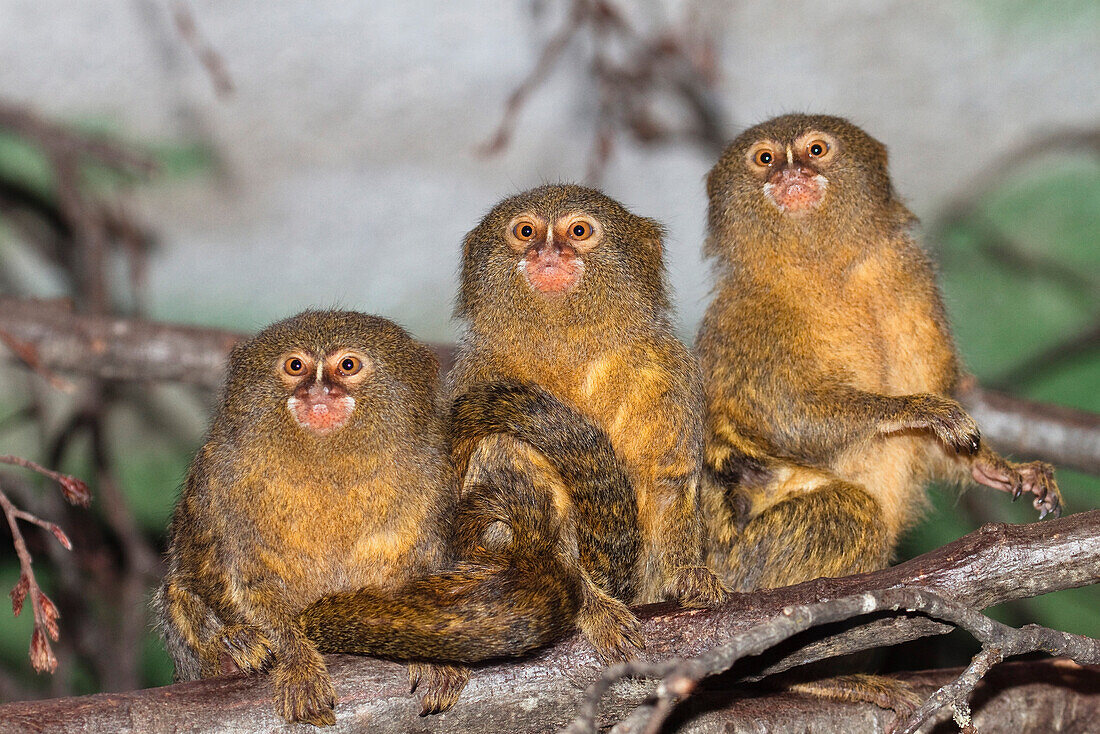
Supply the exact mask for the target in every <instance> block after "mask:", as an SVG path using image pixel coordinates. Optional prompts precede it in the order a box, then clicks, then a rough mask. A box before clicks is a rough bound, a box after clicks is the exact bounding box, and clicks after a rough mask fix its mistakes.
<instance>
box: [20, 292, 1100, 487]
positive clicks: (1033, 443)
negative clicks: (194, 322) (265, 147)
mask: <svg viewBox="0 0 1100 734" xmlns="http://www.w3.org/2000/svg"><path fill="white" fill-rule="evenodd" d="M0 333H4V334H8V335H9V336H10V337H11V338H13V339H16V340H18V341H19V343H20V344H21V345H23V348H24V349H25V350H27V353H28V354H31V355H33V358H34V359H35V360H36V364H38V365H40V366H41V367H42V368H43V369H47V370H50V371H52V372H58V373H64V374H68V375H74V376H87V377H95V378H102V379H110V380H138V381H149V380H166V381H172V382H183V383H188V384H194V385H201V386H203V387H206V388H209V389H216V388H218V387H220V386H221V384H222V380H223V378H224V374H225V372H224V370H225V360H226V357H227V356H228V355H229V351H230V350H231V349H232V348H233V345H234V344H236V343H237V342H238V341H240V340H241V339H243V338H244V337H245V335H244V334H240V333H237V332H230V331H222V330H219V329H204V328H198V327H192V326H178V325H172V324H161V323H156V322H150V321H143V320H140V319H123V318H108V317H104V316H87V315H79V314H75V313H73V311H72V310H71V309H70V308H69V307H68V306H67V305H66V304H64V303H63V302H56V301H26V300H20V299H14V298H0ZM436 351H437V353H438V354H439V357H440V361H441V363H442V364H443V366H444V369H446V368H447V365H449V364H450V362H451V359H452V351H453V350H452V349H451V348H450V347H442V346H441V347H437V349H436ZM958 398H959V400H960V401H961V402H962V403H963V405H965V406H966V407H967V409H968V410H970V411H971V413H973V415H974V417H975V419H977V421H978V424H979V425H980V426H981V427H982V435H983V436H984V437H985V438H986V439H988V440H989V441H990V442H991V443H993V444H994V445H996V446H997V447H998V448H999V449H1001V450H1002V451H1006V452H1009V453H1014V454H1019V455H1024V456H1028V457H1033V458H1039V459H1044V460H1046V461H1050V462H1052V463H1054V464H1055V465H1058V466H1066V467H1069V468H1073V469H1078V470H1080V471H1085V472H1089V473H1092V474H1100V415H1097V414H1095V413H1089V412H1086V411H1082V410H1074V409H1072V408H1064V407H1059V406H1052V405H1045V404H1041V403H1035V402H1032V401H1028V400H1023V399H1020V398H1015V397H1011V396H1008V395H1003V394H999V393H994V392H990V391H987V390H983V389H982V388H980V387H979V386H978V385H977V384H976V383H975V382H974V381H973V380H969V381H966V382H965V383H964V384H963V385H962V386H961V388H960V390H959V394H958Z"/></svg>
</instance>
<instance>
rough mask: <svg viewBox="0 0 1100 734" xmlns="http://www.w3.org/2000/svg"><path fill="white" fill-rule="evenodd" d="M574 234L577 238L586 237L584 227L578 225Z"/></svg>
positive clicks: (574, 229)
mask: <svg viewBox="0 0 1100 734" xmlns="http://www.w3.org/2000/svg"><path fill="white" fill-rule="evenodd" d="M573 234H574V235H575V236H577V237H584V225H583V224H578V225H577V226H576V227H574V228H573Z"/></svg>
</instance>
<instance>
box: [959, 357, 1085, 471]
mask: <svg viewBox="0 0 1100 734" xmlns="http://www.w3.org/2000/svg"><path fill="white" fill-rule="evenodd" d="M957 397H958V398H959V401H960V402H961V403H962V404H963V405H964V406H966V409H967V410H968V411H970V414H971V415H972V416H974V420H976V421H977V422H978V425H979V426H981V429H982V436H983V438H985V439H988V440H989V441H990V442H991V443H992V444H994V445H995V446H996V447H997V448H998V449H1000V450H1001V451H1004V452H1006V453H1011V454H1017V455H1020V456H1028V457H1036V458H1041V459H1043V460H1045V461H1049V462H1051V463H1052V464H1054V465H1055V466H1064V467H1067V468H1070V469H1076V470H1078V471H1083V472H1086V473H1089V474H1100V415H1097V414H1096V413H1089V412H1087V411H1084V410H1075V409H1073V408H1066V407H1063V406H1059V405H1048V404H1045V403H1037V402H1034V401H1031V400H1025V399H1023V398H1017V397H1012V396H1009V395H1005V394H1003V393H997V392H992V391H989V390H984V389H982V388H981V387H979V386H978V384H977V382H976V381H974V380H973V379H969V380H966V381H964V383H963V384H962V385H961V386H960V389H959V393H958V395H957Z"/></svg>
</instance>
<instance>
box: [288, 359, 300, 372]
mask: <svg viewBox="0 0 1100 734" xmlns="http://www.w3.org/2000/svg"><path fill="white" fill-rule="evenodd" d="M290 369H291V371H293V372H297V371H298V370H300V369H302V360H300V359H292V360H290Z"/></svg>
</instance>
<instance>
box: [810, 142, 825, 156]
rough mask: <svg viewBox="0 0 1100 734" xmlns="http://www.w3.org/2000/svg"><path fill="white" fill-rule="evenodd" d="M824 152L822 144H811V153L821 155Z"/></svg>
mask: <svg viewBox="0 0 1100 734" xmlns="http://www.w3.org/2000/svg"><path fill="white" fill-rule="evenodd" d="M823 152H824V151H823V150H822V149H821V146H820V145H817V144H814V145H811V146H810V153H812V154H813V155H821V154H822V153H823Z"/></svg>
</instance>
